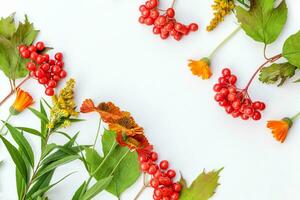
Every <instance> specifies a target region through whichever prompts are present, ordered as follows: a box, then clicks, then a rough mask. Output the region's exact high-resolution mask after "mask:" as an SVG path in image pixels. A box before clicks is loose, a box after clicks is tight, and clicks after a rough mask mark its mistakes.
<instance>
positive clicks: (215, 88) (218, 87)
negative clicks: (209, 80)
mask: <svg viewBox="0 0 300 200" xmlns="http://www.w3.org/2000/svg"><path fill="white" fill-rule="evenodd" d="M222 88H223V87H222V85H221V84H218V83H217V84H215V85H214V88H213V89H214V91H215V92H220V91H221V89H222Z"/></svg>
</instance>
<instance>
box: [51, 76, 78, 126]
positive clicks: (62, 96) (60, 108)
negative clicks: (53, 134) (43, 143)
mask: <svg viewBox="0 0 300 200" xmlns="http://www.w3.org/2000/svg"><path fill="white" fill-rule="evenodd" d="M74 86H75V80H74V79H70V80H69V81H68V82H67V84H66V86H65V87H64V88H63V89H62V90H61V91H60V92H59V95H58V96H56V95H54V96H53V97H52V103H53V107H52V108H51V112H50V122H49V124H48V128H50V129H52V128H54V127H57V126H59V127H63V128H65V127H68V126H70V124H71V122H70V121H69V118H70V117H71V116H72V117H77V115H78V112H76V111H75V108H76V105H75V102H74V95H73V93H74V92H73V89H74Z"/></svg>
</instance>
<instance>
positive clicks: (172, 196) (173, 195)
mask: <svg viewBox="0 0 300 200" xmlns="http://www.w3.org/2000/svg"><path fill="white" fill-rule="evenodd" d="M178 199H179V194H178V193H177V192H174V193H173V194H172V195H171V200H178Z"/></svg>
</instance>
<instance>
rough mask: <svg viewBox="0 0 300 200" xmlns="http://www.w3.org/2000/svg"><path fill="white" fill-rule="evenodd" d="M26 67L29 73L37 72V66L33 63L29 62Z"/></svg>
mask: <svg viewBox="0 0 300 200" xmlns="http://www.w3.org/2000/svg"><path fill="white" fill-rule="evenodd" d="M26 67H27V69H28V70H29V71H35V70H36V65H35V64H34V63H33V62H28V63H27V64H26Z"/></svg>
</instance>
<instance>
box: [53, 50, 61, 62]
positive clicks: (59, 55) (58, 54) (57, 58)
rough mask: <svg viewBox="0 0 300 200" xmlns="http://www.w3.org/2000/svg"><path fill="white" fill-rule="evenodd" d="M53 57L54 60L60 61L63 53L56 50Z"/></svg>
mask: <svg viewBox="0 0 300 200" xmlns="http://www.w3.org/2000/svg"><path fill="white" fill-rule="evenodd" d="M54 58H55V60H58V61H62V59H63V54H62V53H60V52H58V53H56V54H55V56H54Z"/></svg>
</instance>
